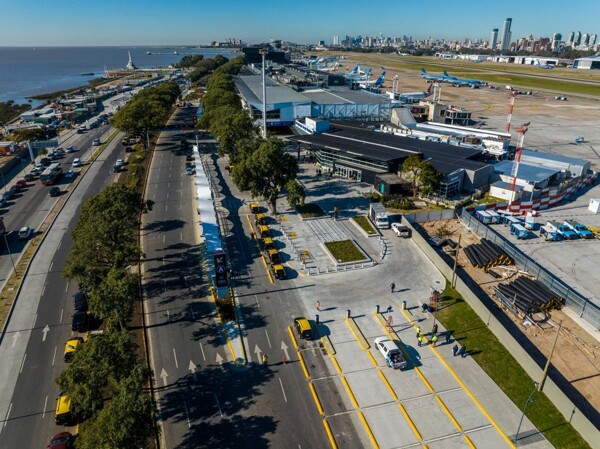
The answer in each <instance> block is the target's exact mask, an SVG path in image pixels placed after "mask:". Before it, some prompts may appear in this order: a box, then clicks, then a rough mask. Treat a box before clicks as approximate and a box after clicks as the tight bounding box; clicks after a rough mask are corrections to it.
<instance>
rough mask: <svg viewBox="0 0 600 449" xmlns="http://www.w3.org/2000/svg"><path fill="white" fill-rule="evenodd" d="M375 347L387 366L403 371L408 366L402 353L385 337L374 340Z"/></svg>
mask: <svg viewBox="0 0 600 449" xmlns="http://www.w3.org/2000/svg"><path fill="white" fill-rule="evenodd" d="M375 347H376V348H377V349H378V350H379V352H381V355H383V358H384V359H385V361H386V362H387V364H388V365H389V366H390V367H391V368H394V369H404V368H406V366H407V365H408V363H407V362H406V359H405V358H404V355H403V354H402V351H400V349H398V346H396V343H394V342H393V341H392V340H390V339H389V338H387V337H378V338H376V339H375Z"/></svg>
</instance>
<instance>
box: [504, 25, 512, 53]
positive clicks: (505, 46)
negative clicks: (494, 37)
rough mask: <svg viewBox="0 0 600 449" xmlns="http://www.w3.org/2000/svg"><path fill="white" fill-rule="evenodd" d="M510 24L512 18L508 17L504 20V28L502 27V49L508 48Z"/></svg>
mask: <svg viewBox="0 0 600 449" xmlns="http://www.w3.org/2000/svg"><path fill="white" fill-rule="evenodd" d="M511 25H512V19H511V18H508V19H506V20H505V21H504V28H502V50H508V49H510V34H511V33H510V26H511Z"/></svg>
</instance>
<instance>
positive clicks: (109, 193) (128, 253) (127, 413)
mask: <svg viewBox="0 0 600 449" xmlns="http://www.w3.org/2000/svg"><path fill="white" fill-rule="evenodd" d="M151 207H152V202H151V201H146V202H145V201H143V200H142V197H141V195H140V194H139V193H137V192H136V191H134V190H131V189H128V188H127V187H125V186H124V185H122V184H117V183H115V184H111V185H109V186H107V187H106V188H104V189H103V190H102V191H101V192H100V193H99V194H98V195H96V196H94V197H92V198H90V199H89V200H88V201H86V202H85V203H84V204H83V206H82V209H81V215H80V218H79V220H78V222H77V224H76V226H75V229H74V230H73V248H72V249H71V251H70V252H69V254H68V256H67V263H66V266H65V270H64V275H65V277H67V278H68V279H71V280H75V281H76V282H77V283H78V284H79V286H80V288H81V289H82V291H84V292H86V294H87V296H88V299H89V312H90V318H91V317H94V319H101V320H103V321H104V331H103V333H102V335H98V336H91V337H90V338H88V339H87V341H86V342H85V343H84V344H82V345H81V346H80V347H79V348H78V350H77V352H76V353H75V356H74V357H73V359H72V361H71V363H70V364H69V365H68V367H67V369H66V370H65V371H64V372H63V373H62V374H61V375H60V376H59V377H58V378H57V380H56V382H57V384H58V385H59V387H60V389H61V391H63V392H64V393H66V394H68V395H69V397H70V398H71V410H72V412H73V413H74V414H75V416H77V417H78V418H79V419H81V420H85V421H84V423H83V425H82V426H81V427H80V432H79V437H78V439H77V448H78V449H97V448H102V449H104V448H106V449H108V448H115V447H118V448H123V449H129V448H131V449H137V448H139V447H145V446H146V443H147V440H148V438H150V437H151V436H152V434H153V432H154V412H155V409H154V405H153V402H152V399H151V397H150V396H149V395H148V393H147V392H145V391H144V385H145V383H146V382H147V380H148V377H149V376H148V374H149V373H148V370H147V369H146V368H145V365H144V364H143V361H142V360H141V359H140V358H139V357H138V355H137V354H136V349H137V346H136V345H135V344H134V343H133V335H132V334H131V333H130V332H129V331H128V330H127V329H126V328H125V322H126V321H127V319H128V318H129V317H130V315H131V313H132V311H133V306H134V302H135V301H136V300H138V299H139V278H138V276H136V275H133V274H131V273H130V271H129V268H130V265H133V264H135V263H136V262H137V261H138V260H139V257H140V256H141V250H140V248H139V246H138V245H137V244H136V232H137V229H139V226H140V214H141V213H143V212H146V211H147V210H149V209H150V208H151ZM107 400H108V401H107Z"/></svg>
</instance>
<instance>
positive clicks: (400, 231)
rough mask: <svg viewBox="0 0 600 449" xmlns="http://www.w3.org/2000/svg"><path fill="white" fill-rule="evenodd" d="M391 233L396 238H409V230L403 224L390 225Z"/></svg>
mask: <svg viewBox="0 0 600 449" xmlns="http://www.w3.org/2000/svg"><path fill="white" fill-rule="evenodd" d="M392 231H394V232H395V233H396V235H397V236H398V237H404V238H405V239H406V238H409V237H410V229H409V228H408V226H405V225H403V224H400V223H392Z"/></svg>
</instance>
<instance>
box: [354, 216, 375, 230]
mask: <svg viewBox="0 0 600 449" xmlns="http://www.w3.org/2000/svg"><path fill="white" fill-rule="evenodd" d="M351 219H352V220H354V221H355V222H356V224H357V225H359V226H360V227H361V228H363V230H364V231H365V232H366V233H367V234H369V235H373V234H376V233H377V231H375V229H374V228H373V225H372V224H371V222H370V221H369V219H368V218H367V217H365V216H364V215H358V216H356V217H352V218H351Z"/></svg>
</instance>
